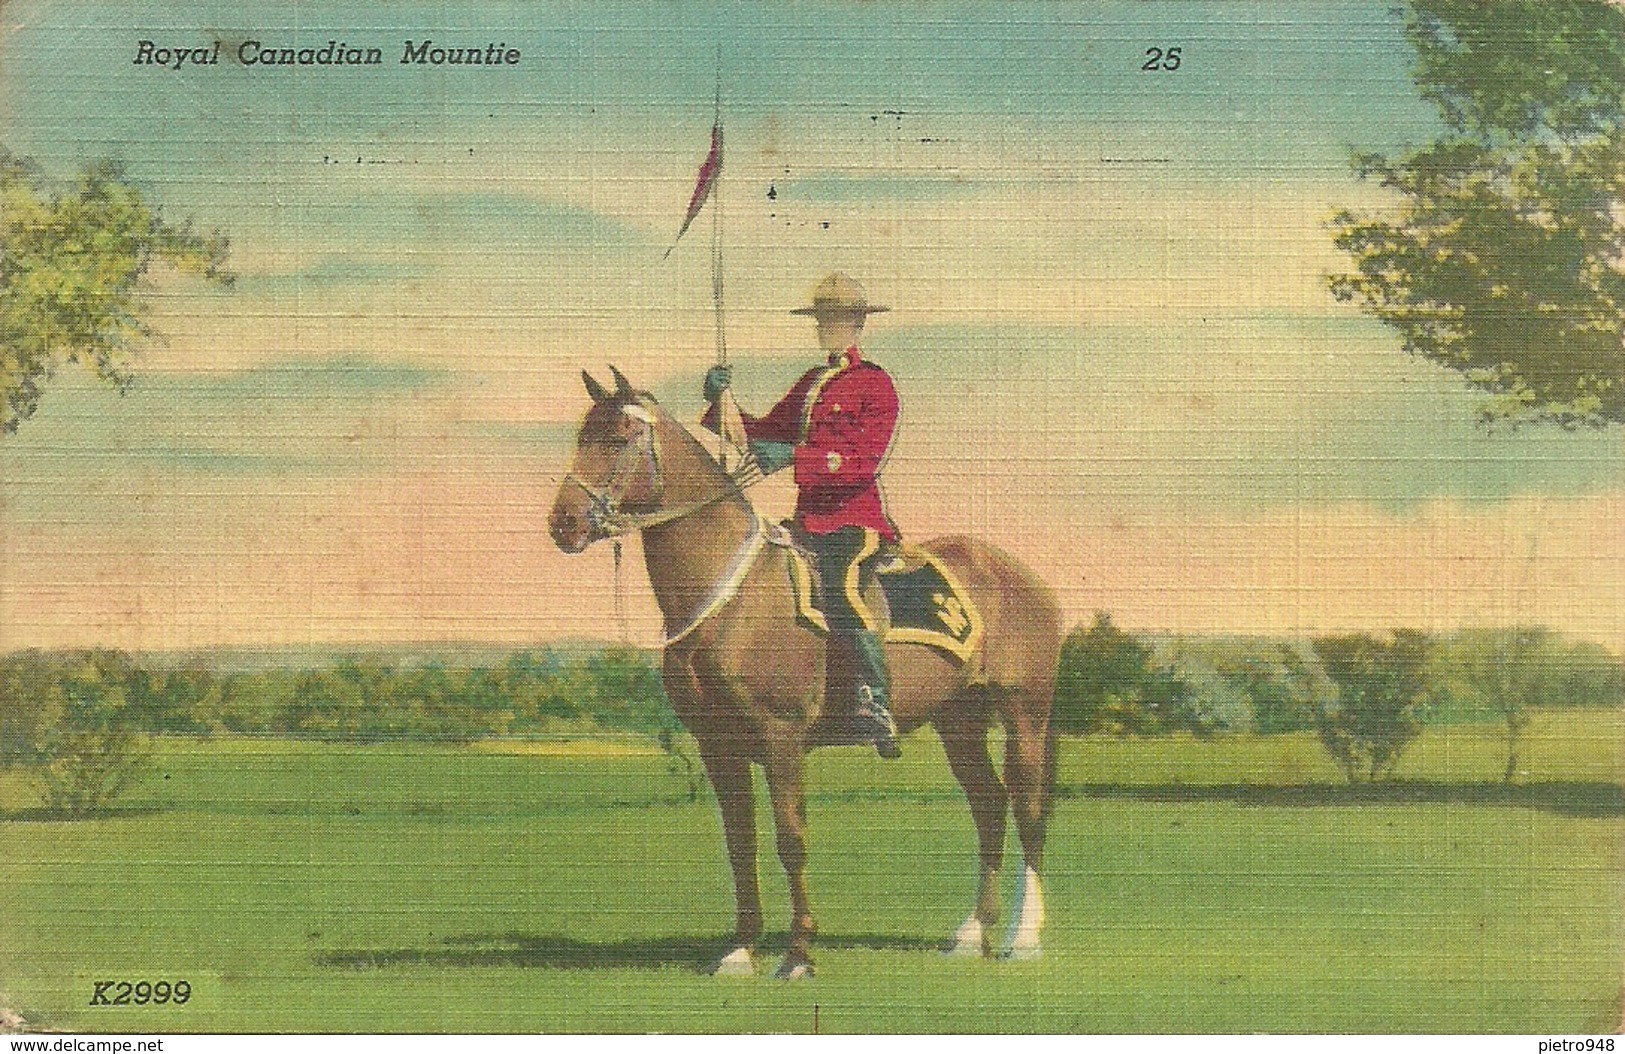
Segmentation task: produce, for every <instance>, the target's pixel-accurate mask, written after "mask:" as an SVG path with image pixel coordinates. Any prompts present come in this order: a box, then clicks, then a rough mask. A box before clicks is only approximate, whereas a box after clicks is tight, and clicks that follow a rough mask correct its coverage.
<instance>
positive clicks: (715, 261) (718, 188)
mask: <svg viewBox="0 0 1625 1054" xmlns="http://www.w3.org/2000/svg"><path fill="white" fill-rule="evenodd" d="M711 127H712V128H713V129H715V131H716V137H717V171H716V176H715V177H714V182H713V183H712V185H711V303H712V306H713V307H714V308H715V309H716V318H717V365H718V366H726V365H728V336H727V330H726V327H725V325H724V323H723V310H722V169H723V164H724V161H723V151H724V149H725V147H724V145H723V142H722V49H721V48H720V47H719V48H717V90H716V96H715V99H714V102H713V105H712V110H711ZM717 413H718V421H717V424H718V427H717V460H718V462H719V463H720V464H721V465H722V470H723V471H724V472H726V471H727V470H728V439H727V435H726V433H727V429H726V428H724V427H722V420H721V414H722V408H721V404H720V403H719V404H718V407H717Z"/></svg>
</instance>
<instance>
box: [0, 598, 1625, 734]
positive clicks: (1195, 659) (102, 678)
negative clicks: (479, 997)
mask: <svg viewBox="0 0 1625 1054" xmlns="http://www.w3.org/2000/svg"><path fill="white" fill-rule="evenodd" d="M1401 632H1402V633H1404V635H1405V639H1406V640H1410V641H1413V642H1415V651H1416V655H1415V656H1414V658H1415V660H1416V662H1415V665H1416V666H1417V672H1416V676H1417V683H1416V684H1415V685H1414V686H1413V687H1414V688H1415V692H1416V694H1415V698H1413V699H1411V700H1410V703H1411V704H1412V705H1413V706H1414V707H1415V709H1416V716H1417V717H1418V718H1419V719H1420V720H1421V721H1423V722H1428V721H1455V720H1462V719H1468V720H1471V719H1474V718H1475V717H1476V718H1482V719H1485V720H1490V719H1499V718H1500V717H1501V716H1502V715H1503V714H1504V713H1505V712H1506V710H1507V709H1508V708H1509V707H1599V706H1617V705H1620V704H1621V702H1622V700H1625V661H1622V660H1621V659H1620V657H1618V656H1615V655H1613V654H1612V653H1610V652H1609V651H1608V650H1607V649H1605V648H1603V647H1601V646H1600V645H1597V644H1593V643H1590V642H1586V641H1577V640H1573V639H1570V638H1566V637H1564V636H1562V635H1560V634H1557V633H1554V632H1551V631H1548V630H1545V629H1541V628H1520V629H1505V630H1474V631H1463V632H1459V633H1455V634H1450V635H1440V636H1428V635H1424V634H1420V633H1416V632H1414V631H1401ZM1362 640H1368V641H1372V642H1373V643H1374V644H1375V643H1376V640H1375V638H1369V637H1365V636H1364V635H1353V636H1348V637H1322V638H1316V639H1314V640H1303V641H1289V640H1281V639H1274V638H1262V637H1235V638H1226V637H1166V636H1141V635H1135V634H1131V633H1128V632H1126V631H1124V630H1121V629H1119V628H1118V627H1117V626H1115V625H1114V624H1113V623H1112V621H1111V618H1110V616H1109V615H1107V614H1105V613H1102V614H1099V615H1097V616H1096V617H1095V619H1094V621H1093V623H1092V624H1091V625H1088V626H1079V627H1078V628H1077V629H1075V630H1073V631H1072V633H1071V634H1070V635H1069V636H1068V637H1067V639H1066V643H1065V646H1064V648H1063V651H1062V657H1061V667H1060V671H1059V676H1058V679H1057V685H1056V710H1055V721H1056V726H1057V727H1058V728H1059V729H1060V730H1061V731H1063V732H1067V733H1071V734H1090V733H1105V734H1110V735H1159V734H1166V733H1170V732H1178V731H1184V732H1190V733H1193V734H1196V735H1199V736H1206V735H1224V734H1233V733H1242V732H1251V733H1256V734H1261V735H1270V734H1275V733H1281V732H1294V731H1301V730H1312V729H1315V728H1316V727H1317V715H1318V714H1320V713H1322V712H1324V711H1325V710H1326V709H1327V708H1328V707H1329V706H1333V705H1335V704H1336V702H1337V700H1338V698H1339V696H1340V695H1344V696H1346V695H1348V694H1349V693H1350V692H1351V691H1352V690H1354V686H1352V685H1351V684H1350V683H1349V677H1350V676H1352V674H1349V673H1346V672H1345V673H1344V674H1343V675H1342V677H1341V678H1339V677H1338V676H1334V675H1335V674H1337V673H1338V671H1339V670H1345V669H1352V668H1351V667H1348V663H1347V662H1343V661H1341V660H1340V661H1339V662H1337V663H1334V664H1333V667H1332V668H1331V669H1330V670H1329V669H1328V655H1330V654H1332V653H1335V655H1336V656H1342V657H1344V658H1347V656H1348V654H1352V653H1349V648H1351V647H1355V649H1356V651H1358V647H1357V645H1358V644H1359V642H1360V641H1362ZM75 715H77V720H78V721H79V722H80V723H85V722H89V723H91V724H105V723H113V724H117V725H119V726H120V727H123V728H128V729H130V730H132V731H136V732H141V733H168V734H181V735H213V734H229V733H238V734H249V735H272V736H300V737H310V738H320V739H331V740H344V741H350V742H368V741H380V740H390V739H427V740H445V741H459V740H470V739H477V738H482V737H488V736H508V735H520V736H526V735H571V734H593V733H602V732H627V733H635V734H639V735H645V736H650V737H660V736H661V735H663V734H667V735H669V734H670V731H671V729H672V728H673V727H674V726H675V718H674V717H673V716H672V714H671V711H670V708H669V706H668V705H667V703H666V699H665V693H664V691H663V690H662V688H661V684H660V674H659V669H658V659H657V658H656V657H655V656H654V655H652V654H650V653H647V652H643V651H638V650H636V649H631V648H619V647H605V648H602V649H599V650H596V651H588V652H584V653H583V652H580V651H579V650H578V651H576V652H575V653H572V654H565V653H561V652H557V651H554V650H551V649H547V648H541V649H535V650H525V651H518V652H515V653H513V654H511V655H509V656H508V657H507V658H506V660H504V661H501V662H491V661H489V660H487V661H485V662H482V663H481V664H479V665H469V666H462V665H456V664H452V663H447V662H441V661H427V662H425V661H421V660H419V661H417V662H412V663H407V662H401V661H398V660H395V659H392V658H391V657H389V656H387V655H381V654H356V655H352V656H347V657H338V658H334V659H332V660H330V661H329V663H328V664H327V665H325V666H323V667H321V668H317V669H307V670H297V669H262V670H247V671H244V670H237V671H224V670H218V669H212V668H210V667H209V666H208V665H207V664H205V663H202V662H193V663H187V664H183V665H180V666H178V667H173V668H165V667H163V666H161V665H159V664H157V663H143V662H142V661H140V660H138V659H137V658H136V657H133V656H131V655H129V654H126V653H124V652H120V651H111V650H95V651H71V652H43V651H21V652H14V653H12V654H10V655H7V656H5V657H4V658H0V764H3V763H4V762H5V761H6V760H8V759H11V760H15V759H16V758H18V757H19V756H24V755H26V754H28V753H29V752H30V751H31V750H35V749H37V747H38V745H39V743H40V742H41V740H42V738H43V736H44V734H45V732H46V731H47V730H48V729H50V728H52V727H54V726H57V725H60V724H61V723H62V721H63V720H64V719H65V718H75ZM70 723H71V722H70Z"/></svg>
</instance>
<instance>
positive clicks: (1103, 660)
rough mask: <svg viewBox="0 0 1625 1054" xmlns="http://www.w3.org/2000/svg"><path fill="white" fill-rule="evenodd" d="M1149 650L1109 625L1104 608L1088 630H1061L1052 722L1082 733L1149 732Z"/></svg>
mask: <svg viewBox="0 0 1625 1054" xmlns="http://www.w3.org/2000/svg"><path fill="white" fill-rule="evenodd" d="M1150 662H1151V649H1149V648H1147V647H1146V646H1145V645H1143V644H1141V643H1140V642H1139V641H1137V640H1135V639H1134V637H1133V636H1132V635H1131V634H1128V633H1125V632H1123V631H1122V630H1120V629H1118V628H1117V627H1116V626H1115V625H1113V624H1112V617H1111V616H1110V615H1109V614H1107V613H1106V612H1104V611H1098V612H1096V613H1095V621H1094V623H1093V624H1092V625H1091V626H1089V628H1088V629H1084V628H1082V627H1079V628H1077V629H1074V630H1073V631H1072V632H1071V633H1069V634H1067V638H1066V641H1065V642H1064V643H1063V644H1062V645H1061V662H1060V667H1059V669H1058V670H1057V671H1056V676H1055V711H1054V718H1053V720H1054V722H1055V727H1056V728H1057V729H1058V730H1060V731H1062V732H1070V733H1072V734H1074V735H1084V734H1087V733H1089V732H1111V733H1114V734H1117V735H1123V734H1125V733H1132V732H1147V731H1152V730H1153V728H1152V727H1150V726H1151V725H1154V724H1155V722H1154V720H1152V718H1151V715H1149V714H1147V712H1146V710H1145V707H1144V705H1143V704H1144V702H1145V690H1146V686H1147V684H1148V682H1149V681H1150V676H1151V669H1150Z"/></svg>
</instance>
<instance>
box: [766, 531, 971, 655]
mask: <svg viewBox="0 0 1625 1054" xmlns="http://www.w3.org/2000/svg"><path fill="white" fill-rule="evenodd" d="M769 541H771V542H773V543H774V544H775V545H779V546H781V547H782V548H783V549H784V550H785V552H786V553H787V555H788V556H789V558H790V559H789V564H790V587H791V590H792V591H793V592H794V593H795V597H796V618H797V621H799V622H800V623H801V624H802V625H804V626H806V627H807V628H809V629H812V630H814V631H816V632H818V633H820V634H827V633H828V632H829V623H828V622H826V621H825V619H824V613H823V610H822V607H821V604H820V601H819V595H820V590H821V588H822V586H821V585H820V583H819V581H818V576H817V573H816V568H815V567H814V566H813V560H812V559H811V557H810V556H809V555H808V553H807V552H806V551H805V550H804V549H801V548H800V547H799V546H796V545H795V544H793V543H792V542H791V541H790V540H789V536H788V534H787V533H784V534H779V533H775V534H772V535H770V536H769ZM875 580H876V581H877V582H878V583H879V584H880V591H881V594H882V597H881V598H882V599H883V600H884V610H881V611H875V612H872V613H873V614H875V615H876V616H877V621H879V622H880V623H882V624H883V625H884V626H885V627H886V631H885V633H884V634H883V635H882V639H884V640H885V641H886V643H888V644H891V643H900V644H925V645H929V646H931V647H933V648H938V649H941V650H942V651H945V652H947V653H948V654H950V655H952V656H953V657H954V658H956V659H958V660H959V661H960V662H964V661H966V660H968V659H969V658H970V657H971V655H972V654H974V653H975V651H976V646H977V645H978V644H979V643H981V640H982V615H981V612H980V611H978V610H977V608H976V605H975V603H973V602H972V601H971V598H970V594H969V593H967V592H966V591H965V588H964V587H963V586H961V585H960V584H959V581H958V579H956V578H955V577H954V574H953V572H952V571H950V570H948V567H947V565H945V564H944V563H943V562H942V560H941V559H939V558H938V557H937V556H936V554H934V553H931V552H929V551H927V550H925V549H921V548H919V547H917V546H904V547H903V548H902V549H901V550H900V551H899V552H898V553H897V555H895V556H893V557H891V558H890V559H889V560H885V562H883V563H882V564H881V565H880V566H879V567H877V568H876V569H875ZM869 606H870V607H871V608H873V607H875V606H876V605H874V604H870V605H869Z"/></svg>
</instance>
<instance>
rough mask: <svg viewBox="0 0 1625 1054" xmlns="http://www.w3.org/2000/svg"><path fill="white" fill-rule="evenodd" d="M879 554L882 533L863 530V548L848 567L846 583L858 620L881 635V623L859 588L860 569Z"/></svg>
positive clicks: (850, 601)
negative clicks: (865, 601)
mask: <svg viewBox="0 0 1625 1054" xmlns="http://www.w3.org/2000/svg"><path fill="white" fill-rule="evenodd" d="M878 552H880V532H879V531H876V530H875V529H874V528H873V527H865V528H863V548H862V549H860V550H858V555H857V556H856V557H854V558H853V559H852V562H851V563H849V564H847V565H846V582H845V583H844V587H845V589H846V599H847V601H848V602H849V603H850V604H851V605H852V610H853V611H856V612H857V613H858V618H860V619H862V620H863V628H864V629H866V630H868V631H869V632H870V633H879V632H880V623H879V622H878V621H876V619H875V614H874V612H873V611H870V610H869V605H868V604H866V603H864V600H863V590H862V589H860V588H859V583H860V582H861V577H860V575H859V569H860V568H862V567H863V562H864V561H865V560H867V559H869V558H870V557H871V556H873V555H875V554H876V553H878ZM825 581H826V582H827V581H828V579H827V578H826V579H825Z"/></svg>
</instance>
